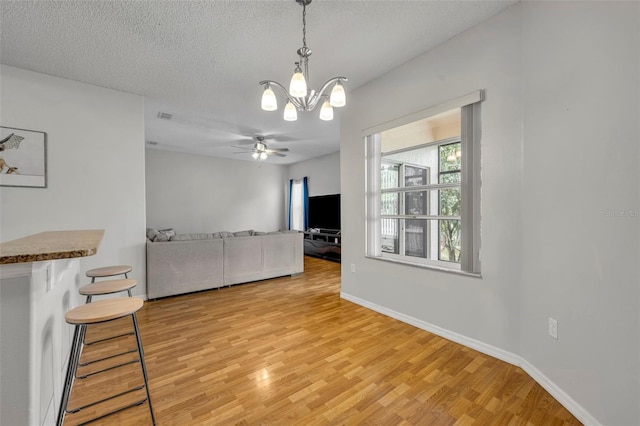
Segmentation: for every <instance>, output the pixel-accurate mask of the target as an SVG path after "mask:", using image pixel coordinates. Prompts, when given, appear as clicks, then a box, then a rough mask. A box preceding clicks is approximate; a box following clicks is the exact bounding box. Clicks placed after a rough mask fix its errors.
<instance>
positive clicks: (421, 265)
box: [365, 255, 482, 278]
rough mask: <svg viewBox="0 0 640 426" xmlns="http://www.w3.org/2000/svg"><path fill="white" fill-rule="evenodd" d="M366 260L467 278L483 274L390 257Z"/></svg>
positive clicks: (370, 257)
mask: <svg viewBox="0 0 640 426" xmlns="http://www.w3.org/2000/svg"><path fill="white" fill-rule="evenodd" d="M365 258H367V259H373V260H381V261H383V262H390V263H397V264H400V265H407V266H413V267H416V268H422V269H431V270H433V271H440V272H446V273H449V274H455V275H463V276H465V277H471V278H482V274H480V273H475V272H465V271H460V270H456V269H448V268H444V267H441V266H434V265H425V264H424V263H416V262H410V261H408V260H400V259H389V258H388V257H381V256H368V255H365Z"/></svg>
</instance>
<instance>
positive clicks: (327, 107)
mask: <svg viewBox="0 0 640 426" xmlns="http://www.w3.org/2000/svg"><path fill="white" fill-rule="evenodd" d="M320 120H324V121H331V120H333V107H332V106H331V104H330V103H329V101H324V103H323V104H322V109H320Z"/></svg>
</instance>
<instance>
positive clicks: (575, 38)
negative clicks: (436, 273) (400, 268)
mask: <svg viewBox="0 0 640 426" xmlns="http://www.w3.org/2000/svg"><path fill="white" fill-rule="evenodd" d="M639 10H640V8H639V3H638V2H634V3H609V2H602V3H601V2H585V3H577V4H576V3H573V2H566V3H565V2H548V3H545V4H544V6H537V5H530V4H528V3H525V4H524V5H523V15H522V16H523V19H522V25H523V54H522V64H523V67H522V71H523V85H522V88H523V91H522V95H523V102H522V103H523V123H524V126H523V140H524V157H523V158H524V182H523V184H524V186H523V198H522V200H523V204H522V207H523V208H522V213H523V232H522V233H521V237H522V239H523V252H522V254H523V257H522V258H523V265H522V266H523V268H522V277H521V284H522V295H521V296H522V297H521V309H522V311H521V321H520V322H521V331H520V333H521V335H522V342H521V354H522V355H523V357H524V358H525V359H526V360H527V361H529V362H530V363H531V364H533V365H534V366H536V367H537V368H538V369H539V370H540V371H542V372H543V373H544V374H545V375H546V376H548V377H550V378H553V381H554V382H555V383H556V384H557V385H558V386H559V387H561V388H562V389H565V390H566V391H567V392H569V393H570V394H571V395H572V396H573V397H574V398H575V399H576V400H577V401H579V402H580V403H581V404H582V405H583V406H584V407H586V408H588V409H589V411H590V412H591V414H592V415H594V416H595V417H596V418H597V419H599V420H600V421H601V422H602V423H603V424H606V425H637V424H640V418H639V417H638V412H637V405H638V401H640V393H639V390H638V386H639V385H638V381H639V380H640V369H639V367H638V353H639V351H640V341H639V336H640V328H639V327H638V287H639V282H640V280H639V277H640V272H639V269H638V255H639V254H640V247H639V242H640V240H639V238H638V237H639V235H640V225H639V221H640V217H639V216H638V212H639V211H640V199H639V189H640V186H639V182H640V179H639V174H638V154H639V152H640V151H639V149H638V143H639V140H640V132H639V130H638V125H637V123H638V120H639V118H640V109H639V108H638V102H639V99H640V97H639V95H640V86H639V76H640V56H639V52H640V43H639V36H640V33H639V28H640V26H639V15H638V13H639ZM550 46H553V48H552V49H550V48H549V47H550ZM549 65H552V66H551V67H550V66H549ZM559 183H561V185H559ZM550 189H551V190H550ZM629 211H630V212H631V215H629V214H628V212H629ZM614 212H623V216H622V217H618V216H615V215H612V213H614ZM548 317H553V318H555V319H557V320H558V334H559V336H558V337H559V339H558V340H557V341H556V340H553V339H551V338H549V336H548V335H547V330H546V322H547V319H548Z"/></svg>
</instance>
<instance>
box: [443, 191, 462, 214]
mask: <svg viewBox="0 0 640 426" xmlns="http://www.w3.org/2000/svg"><path fill="white" fill-rule="evenodd" d="M461 199H462V197H461V194H460V188H450V189H441V190H440V215H442V216H460V214H461V210H460V203H461Z"/></svg>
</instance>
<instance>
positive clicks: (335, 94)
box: [329, 80, 347, 107]
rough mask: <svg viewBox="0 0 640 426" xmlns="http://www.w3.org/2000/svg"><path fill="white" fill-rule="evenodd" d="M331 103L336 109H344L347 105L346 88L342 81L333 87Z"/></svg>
mask: <svg viewBox="0 0 640 426" xmlns="http://www.w3.org/2000/svg"><path fill="white" fill-rule="evenodd" d="M329 102H331V105H332V106H334V107H343V106H345V105H346V104H347V95H346V94H345V93H344V87H343V86H342V83H341V82H340V80H338V82H337V83H336V85H335V86H333V90H331V97H330V98H329Z"/></svg>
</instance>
